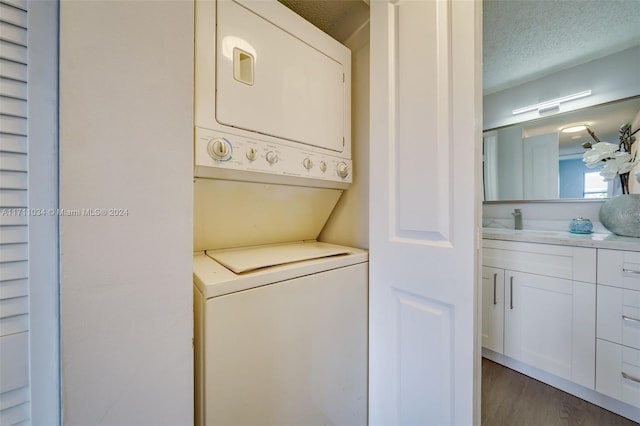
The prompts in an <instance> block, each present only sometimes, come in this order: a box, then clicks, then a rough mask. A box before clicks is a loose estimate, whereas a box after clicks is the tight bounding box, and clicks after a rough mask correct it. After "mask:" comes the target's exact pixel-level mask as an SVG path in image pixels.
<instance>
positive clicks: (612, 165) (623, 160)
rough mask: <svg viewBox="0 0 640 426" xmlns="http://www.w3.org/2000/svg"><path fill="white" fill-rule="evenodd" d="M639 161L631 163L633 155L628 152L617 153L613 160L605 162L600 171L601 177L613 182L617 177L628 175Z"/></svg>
mask: <svg viewBox="0 0 640 426" xmlns="http://www.w3.org/2000/svg"><path fill="white" fill-rule="evenodd" d="M636 164H638V161H631V155H630V154H629V153H627V152H615V153H613V156H612V157H611V158H608V159H606V160H605V164H604V167H603V168H602V170H601V171H600V176H602V177H603V178H604V180H605V181H610V180H613V179H614V178H615V177H616V176H618V175H619V174H623V173H628V172H629V171H631V169H633V167H634V166H635V165H636Z"/></svg>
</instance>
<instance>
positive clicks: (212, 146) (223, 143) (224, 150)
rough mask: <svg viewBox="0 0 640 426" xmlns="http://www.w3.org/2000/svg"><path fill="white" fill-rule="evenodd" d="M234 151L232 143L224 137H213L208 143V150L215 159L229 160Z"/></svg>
mask: <svg viewBox="0 0 640 426" xmlns="http://www.w3.org/2000/svg"><path fill="white" fill-rule="evenodd" d="M232 151H233V148H232V147H231V143H230V142H229V141H228V140H226V139H224V138H216V139H211V140H209V143H208V144H207V152H208V153H209V155H210V156H211V158H213V159H214V160H218V161H224V160H228V159H229V158H231V153H232Z"/></svg>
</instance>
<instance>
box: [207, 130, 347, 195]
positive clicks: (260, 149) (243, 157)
mask: <svg viewBox="0 0 640 426" xmlns="http://www.w3.org/2000/svg"><path fill="white" fill-rule="evenodd" d="M195 150H196V152H195V154H196V155H195V157H196V159H195V161H196V176H198V175H199V174H202V173H198V170H200V169H201V168H202V167H214V168H220V169H223V170H227V171H229V172H231V171H234V170H237V171H241V172H252V173H267V174H271V175H282V176H293V177H301V178H309V179H319V180H323V181H332V182H337V183H342V184H345V183H346V184H348V183H351V181H352V173H351V171H352V162H351V160H348V159H344V158H340V157H333V156H331V155H326V154H320V153H317V152H312V151H308V150H305V149H300V148H294V147H290V146H283V145H279V144H271V143H268V142H264V141H258V140H253V139H250V138H246V137H241V136H235V135H229V134H224V133H221V132H214V131H211V130H208V129H202V128H196V146H195ZM205 174H206V175H207V177H217V174H216V173H213V174H212V173H205ZM227 175H228V173H224V176H227ZM256 180H259V179H256Z"/></svg>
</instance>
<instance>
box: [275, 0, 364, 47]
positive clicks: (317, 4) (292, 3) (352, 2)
mask: <svg viewBox="0 0 640 426" xmlns="http://www.w3.org/2000/svg"><path fill="white" fill-rule="evenodd" d="M278 1H279V2H280V3H282V4H284V5H285V6H287V7H288V8H289V9H291V10H293V11H294V12H296V13H297V14H298V15H300V16H302V17H303V18H305V19H306V20H307V21H309V22H311V23H312V24H313V25H315V26H316V27H318V28H320V29H321V30H322V31H324V32H325V33H327V34H329V35H330V36H331V37H333V38H335V39H336V40H338V41H339V42H341V43H344V41H345V40H346V39H347V38H349V36H350V35H352V34H353V33H354V32H355V31H356V30H357V29H358V28H360V27H361V26H362V25H363V24H364V23H365V22H366V21H368V20H369V5H368V3H369V2H368V0H278Z"/></svg>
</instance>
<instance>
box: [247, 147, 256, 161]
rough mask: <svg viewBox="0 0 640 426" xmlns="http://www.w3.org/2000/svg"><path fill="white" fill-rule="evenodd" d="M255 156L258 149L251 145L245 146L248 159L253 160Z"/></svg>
mask: <svg viewBox="0 0 640 426" xmlns="http://www.w3.org/2000/svg"><path fill="white" fill-rule="evenodd" d="M257 157H258V150H257V149H255V148H254V147H252V146H250V147H249V148H247V158H248V159H249V161H255V159H256V158H257Z"/></svg>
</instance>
